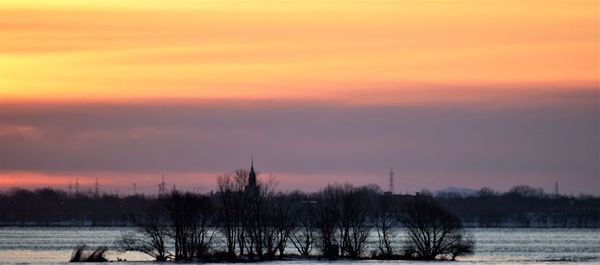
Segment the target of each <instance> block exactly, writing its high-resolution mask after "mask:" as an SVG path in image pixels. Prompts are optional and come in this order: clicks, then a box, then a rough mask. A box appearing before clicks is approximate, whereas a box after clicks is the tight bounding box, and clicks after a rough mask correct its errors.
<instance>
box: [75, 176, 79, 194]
mask: <svg viewBox="0 0 600 265" xmlns="http://www.w3.org/2000/svg"><path fill="white" fill-rule="evenodd" d="M75 194H76V195H77V194H79V177H76V178H75Z"/></svg>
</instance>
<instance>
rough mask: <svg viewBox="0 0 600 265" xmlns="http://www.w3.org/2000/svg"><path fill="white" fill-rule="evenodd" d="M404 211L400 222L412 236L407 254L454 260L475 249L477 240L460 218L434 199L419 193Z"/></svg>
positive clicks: (420, 257) (407, 204) (431, 258)
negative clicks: (472, 237)
mask: <svg viewBox="0 0 600 265" xmlns="http://www.w3.org/2000/svg"><path fill="white" fill-rule="evenodd" d="M404 213H405V216H404V217H403V218H401V222H402V224H403V225H404V227H405V228H406V232H407V235H408V238H409V240H408V242H407V243H406V248H405V255H407V256H408V257H410V258H415V259H424V260H433V259H436V258H438V257H439V258H450V259H455V258H456V257H457V256H460V255H467V254H471V253H472V252H473V246H474V243H473V241H472V240H471V239H470V238H469V237H468V236H467V234H466V232H465V231H464V229H463V226H462V222H461V220H460V219H459V218H458V217H456V216H454V215H453V214H451V213H450V212H448V211H447V210H446V209H444V208H443V207H441V206H440V205H439V204H438V203H437V202H436V201H435V200H434V199H433V198H431V197H428V196H427V197H426V196H416V197H415V198H413V199H412V200H410V201H408V202H407V203H406V205H405V208H404Z"/></svg>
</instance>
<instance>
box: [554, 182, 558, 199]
mask: <svg viewBox="0 0 600 265" xmlns="http://www.w3.org/2000/svg"><path fill="white" fill-rule="evenodd" d="M554 198H558V181H557V182H556V183H554Z"/></svg>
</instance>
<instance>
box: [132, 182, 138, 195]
mask: <svg viewBox="0 0 600 265" xmlns="http://www.w3.org/2000/svg"><path fill="white" fill-rule="evenodd" d="M133 195H137V186H136V184H135V183H133Z"/></svg>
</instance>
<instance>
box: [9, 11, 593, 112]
mask: <svg viewBox="0 0 600 265" xmlns="http://www.w3.org/2000/svg"><path fill="white" fill-rule="evenodd" d="M598 5H599V4H598V1H580V0H568V1H566V0H565V1H522V0H498V1H493V0H489V1H479V0H476V1H475V0H474V1H421V0H419V1H221V0H218V1H217V0H216V1H148V0H146V1H144V3H143V4H140V2H139V1H117V0H114V1H107V0H103V1H43V0H39V1H36V0H16V1H6V0H0V100H4V101H11V100H25V101H28V100H77V101H79V100H129V99H141V98H144V99H147V98H151V99H158V98H167V97H169V98H194V99H211V98H236V99H252V98H267V99H319V100H321V99H324V100H330V99H335V100H342V101H343V100H350V98H353V100H356V95H369V96H365V100H377V97H378V96H377V93H375V94H373V93H372V91H379V90H383V91H389V90H391V91H393V92H395V93H398V94H399V95H401V96H400V97H392V98H388V97H387V96H381V97H382V98H384V99H385V100H388V101H390V100H391V101H394V102H395V101H397V102H401V101H418V102H423V101H436V102H437V101H440V100H442V101H443V100H444V97H445V96H444V95H447V94H448V93H438V92H440V88H439V86H452V87H453V90H456V91H457V92H458V95H459V97H463V96H464V97H467V96H469V95H470V97H471V98H472V97H473V95H475V97H477V95H483V94H485V91H486V89H490V87H493V88H494V89H497V88H498V87H501V88H502V89H507V90H515V91H518V90H522V89H534V88H535V89H544V88H545V87H560V88H561V89H564V88H566V89H569V88H572V87H587V88H590V87H591V88H597V82H598V75H599V57H600V55H599V51H598V50H599V48H598V45H599V33H598V31H599V30H598V21H599V17H598V10H599V6H598ZM540 87H541V88H540ZM383 94H385V93H383ZM456 97H457V96H456V95H454V98H453V99H455V98H456ZM359 101H360V99H359Z"/></svg>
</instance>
